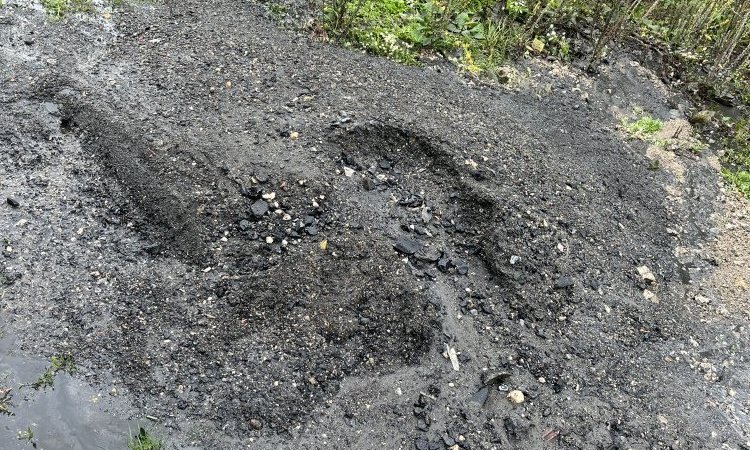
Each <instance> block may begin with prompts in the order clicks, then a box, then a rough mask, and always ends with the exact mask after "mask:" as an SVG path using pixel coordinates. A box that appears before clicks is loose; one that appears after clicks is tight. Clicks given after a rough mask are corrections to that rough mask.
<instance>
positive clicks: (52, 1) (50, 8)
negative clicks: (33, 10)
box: [42, 0, 94, 19]
mask: <svg viewBox="0 0 750 450" xmlns="http://www.w3.org/2000/svg"><path fill="white" fill-rule="evenodd" d="M42 6H44V9H45V10H46V11H47V13H48V14H49V15H50V16H52V17H53V18H55V19H62V18H63V17H64V16H65V14H67V13H69V12H91V11H93V10H94V4H93V1H92V0H42Z"/></svg>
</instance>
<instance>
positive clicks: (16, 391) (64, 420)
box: [0, 335, 138, 450]
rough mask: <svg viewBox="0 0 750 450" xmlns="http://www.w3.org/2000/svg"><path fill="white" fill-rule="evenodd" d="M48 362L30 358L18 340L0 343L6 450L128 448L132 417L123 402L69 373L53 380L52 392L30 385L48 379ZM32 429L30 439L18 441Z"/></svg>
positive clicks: (0, 436) (0, 437) (1, 436)
mask: <svg viewBox="0 0 750 450" xmlns="http://www.w3.org/2000/svg"><path fill="white" fill-rule="evenodd" d="M49 366H50V361H49V360H45V359H42V358H38V357H36V358H34V357H29V356H28V354H27V353H25V352H22V351H21V350H20V348H19V343H18V341H17V339H16V338H14V337H12V336H9V335H4V336H3V338H2V340H0V380H1V382H0V384H2V386H3V387H5V388H10V391H9V392H8V394H7V397H6V398H7V401H3V406H4V407H7V410H8V412H10V413H12V415H9V414H4V415H3V417H2V425H1V426H0V442H2V443H3V444H2V448H3V449H8V450H11V449H28V448H32V447H33V446H34V445H35V446H36V447H35V448H38V449H40V450H41V449H84V448H86V449H89V448H90V449H114V448H125V446H126V443H127V440H128V436H129V434H128V429H129V428H130V429H136V427H137V426H138V424H137V423H135V422H131V421H129V420H128V419H129V418H130V417H133V411H130V406H129V405H128V403H127V401H125V400H124V399H122V400H117V399H115V398H114V397H113V395H112V393H111V392H109V393H103V392H101V391H99V390H98V389H96V388H94V387H92V386H90V385H89V384H88V383H86V382H84V381H81V380H80V379H77V378H76V377H74V376H73V377H71V376H70V375H68V374H67V373H65V372H61V373H58V374H57V375H56V376H55V377H54V381H53V382H54V384H53V386H49V387H46V388H34V387H32V386H31V385H32V384H33V383H34V382H36V381H37V380H38V379H39V377H40V376H41V375H42V374H44V372H45V370H46V369H47V368H48V367H49ZM29 429H31V432H32V433H33V435H30V436H29V438H28V439H26V438H25V435H19V432H21V433H23V432H25V431H28V430H29Z"/></svg>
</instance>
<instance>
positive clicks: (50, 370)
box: [31, 353, 76, 389]
mask: <svg viewBox="0 0 750 450" xmlns="http://www.w3.org/2000/svg"><path fill="white" fill-rule="evenodd" d="M75 370H76V367H75V362H74V361H73V356H72V355H71V354H70V353H67V354H64V355H61V356H53V357H52V358H50V365H49V367H47V368H46V369H44V372H43V373H42V374H41V375H40V376H39V378H37V380H36V381H35V382H33V383H32V384H31V387H33V388H34V389H47V388H48V387H52V386H53V385H54V384H55V375H57V373H58V372H60V371H63V372H67V373H69V374H73V373H75Z"/></svg>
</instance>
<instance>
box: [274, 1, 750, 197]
mask: <svg viewBox="0 0 750 450" xmlns="http://www.w3.org/2000/svg"><path fill="white" fill-rule="evenodd" d="M267 3H268V2H267ZM269 4H270V6H269V9H272V10H273V11H274V15H276V16H278V15H281V14H284V13H286V11H287V10H286V9H284V8H282V7H280V6H279V5H280V3H278V2H270V3H269ZM316 8H317V10H318V11H319V15H318V17H317V19H315V20H313V21H312V22H311V23H308V26H310V27H312V29H313V30H312V31H313V32H314V34H315V35H317V36H319V37H320V38H322V39H324V40H329V41H331V42H334V43H337V44H340V45H343V46H346V47H351V48H356V49H362V50H365V51H367V52H370V53H373V54H376V55H381V56H385V57H388V58H391V59H394V60H397V61H400V62H402V63H405V64H420V63H421V62H423V61H426V60H429V59H431V58H434V57H442V58H445V59H447V60H449V61H451V62H453V63H454V64H455V65H456V66H457V67H458V68H459V70H462V71H463V72H465V73H467V74H469V75H470V76H474V77H477V78H481V79H485V80H495V81H499V82H505V81H507V75H506V72H505V71H504V70H503V69H502V65H503V64H504V63H506V62H507V61H508V60H510V59H512V58H516V57H519V56H522V55H539V56H544V57H547V58H553V59H558V60H563V61H575V62H576V63H577V64H579V65H582V66H583V67H585V68H586V69H587V70H589V71H592V72H595V71H597V70H598V68H599V66H600V64H601V62H602V61H603V60H605V59H606V58H607V55H608V54H609V52H610V50H611V49H612V48H613V47H614V46H616V45H627V46H636V47H638V48H646V49H648V50H649V51H651V52H653V54H655V55H658V57H659V58H660V60H661V66H662V67H660V68H659V70H661V71H662V72H663V78H665V79H668V80H669V81H670V82H671V83H672V85H673V86H674V87H675V88H678V89H682V90H683V91H684V92H686V93H687V94H689V95H691V96H693V97H694V98H696V99H698V100H699V101H704V102H707V103H709V104H717V105H722V106H725V107H734V106H739V105H744V106H745V107H746V106H747V105H750V88H749V87H748V79H750V0H601V1H598V0H318V3H317V6H316ZM711 120H713V116H710V117H708V118H707V121H708V122H710V121H711ZM704 124H705V122H701V125H704ZM718 125H719V129H720V131H721V132H722V133H723V134H725V135H727V136H728V137H727V139H726V140H725V141H724V148H725V149H726V153H725V154H726V156H725V157H724V160H723V162H724V164H725V169H724V176H725V178H726V179H727V180H728V181H729V182H730V183H732V184H733V185H735V186H736V187H737V188H738V190H739V191H740V192H742V193H743V194H745V195H746V196H748V198H750V156H748V155H750V142H749V141H748V137H749V136H750V132H748V121H747V120H739V121H736V122H731V121H730V122H728V123H720V124H718ZM658 126H659V124H658V123H657V121H656V120H655V119H653V118H643V119H640V120H638V121H637V122H635V123H633V124H629V125H628V131H629V132H630V133H631V134H632V135H640V136H647V135H652V134H654V133H655V132H658V131H659V129H660V127H659V128H657V127H658ZM695 150H696V151H695V152H694V153H699V152H700V150H702V148H697V147H696V149H695Z"/></svg>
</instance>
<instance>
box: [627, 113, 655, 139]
mask: <svg viewBox="0 0 750 450" xmlns="http://www.w3.org/2000/svg"><path fill="white" fill-rule="evenodd" d="M663 127H664V124H663V123H662V122H661V121H660V120H658V119H654V118H653V117H651V116H643V117H641V118H640V119H638V120H636V121H635V122H632V123H630V124H627V125H626V130H627V131H628V133H630V134H631V135H633V136H636V137H640V138H646V137H649V136H651V135H653V134H656V133H658V132H659V131H661V129H662V128H663Z"/></svg>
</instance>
